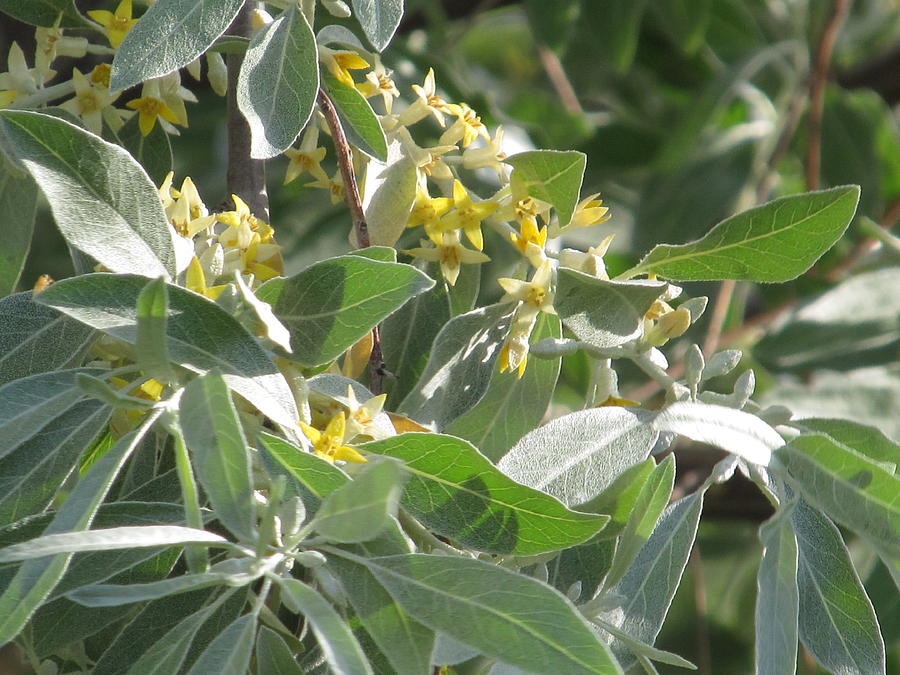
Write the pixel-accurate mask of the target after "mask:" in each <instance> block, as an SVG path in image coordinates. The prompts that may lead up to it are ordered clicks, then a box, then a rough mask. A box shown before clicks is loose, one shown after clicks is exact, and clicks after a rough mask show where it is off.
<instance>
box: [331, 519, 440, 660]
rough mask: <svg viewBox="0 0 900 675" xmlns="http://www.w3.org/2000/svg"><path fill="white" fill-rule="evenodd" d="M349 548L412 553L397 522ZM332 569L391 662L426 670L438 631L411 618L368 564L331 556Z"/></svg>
mask: <svg viewBox="0 0 900 675" xmlns="http://www.w3.org/2000/svg"><path fill="white" fill-rule="evenodd" d="M347 548H348V549H349V550H351V551H353V552H354V553H356V554H357V555H360V556H365V557H367V558H372V557H375V556H383V555H393V554H396V553H409V545H408V544H407V542H406V540H405V537H404V535H403V533H402V531H401V530H400V527H399V525H397V524H396V523H395V524H394V526H393V528H389V529H388V530H386V531H385V532H384V533H383V534H382V535H381V536H380V537H378V538H376V539H373V540H371V541H368V542H362V543H359V544H355V545H353V546H350V547H347ZM328 569H329V570H330V571H331V572H333V573H334V574H335V576H336V577H337V578H338V580H339V581H340V582H341V586H342V587H343V589H344V591H345V592H346V595H347V599H348V600H349V601H350V604H351V605H352V606H353V610H354V611H355V612H356V615H357V617H358V618H359V621H360V623H362V625H363V627H364V628H365V630H366V632H367V633H368V634H369V635H370V636H371V638H372V640H373V641H374V642H375V643H376V645H377V646H378V648H379V649H380V650H381V651H382V652H383V653H384V655H385V658H386V659H387V660H388V661H389V662H390V665H391V666H393V668H394V669H395V670H396V671H397V672H398V673H424V672H426V671H427V670H428V668H429V666H430V664H431V650H432V645H433V644H434V638H435V636H434V632H433V631H432V630H431V629H429V628H426V627H425V626H423V625H422V624H420V623H419V622H418V621H414V620H413V619H412V618H410V616H409V614H407V613H406V612H405V611H404V610H403V609H401V608H400V607H399V606H398V605H397V603H396V602H394V599H393V598H392V597H391V596H390V594H389V593H388V592H387V591H386V590H385V588H384V586H382V585H381V584H380V583H379V582H378V580H377V579H376V578H375V576H374V575H373V574H372V572H371V571H369V568H368V567H366V566H365V565H363V564H361V563H359V562H356V561H355V560H350V559H349V558H341V557H339V556H329V558H328Z"/></svg>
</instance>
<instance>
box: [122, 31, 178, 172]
mask: <svg viewBox="0 0 900 675" xmlns="http://www.w3.org/2000/svg"><path fill="white" fill-rule="evenodd" d="M120 49H121V47H120ZM117 53H118V52H117ZM116 136H117V137H118V139H119V142H120V143H121V144H122V147H123V148H125V149H126V150H128V152H130V153H131V156H132V157H134V158H135V159H136V160H137V161H138V163H140V165H141V166H142V167H144V171H146V172H147V175H148V176H149V177H150V180H151V181H153V183H154V184H156V185H162V183H163V181H164V180H165V179H166V174H167V173H169V172H170V171H172V167H173V166H174V159H173V158H172V144H171V143H170V142H169V134H167V133H166V130H165V129H163V128H162V125H161V124H154V125H153V128H152V129H151V130H150V133H149V134H147V135H146V136H144V134H142V133H141V128H140V116H139V115H135V116H134V117H132V118H131V119H130V120H128V121H127V122H126V123H125V126H123V127H122V128H121V129H119V130H118V131H117V132H116Z"/></svg>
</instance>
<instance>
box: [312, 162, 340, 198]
mask: <svg viewBox="0 0 900 675" xmlns="http://www.w3.org/2000/svg"><path fill="white" fill-rule="evenodd" d="M323 174H324V172H323ZM306 185H307V187H317V188H322V189H323V190H328V193H329V194H330V195H331V203H332V204H340V203H341V202H342V201H344V178H343V176H341V172H340V169H338V170H337V171H335V172H334V175H333V176H332V177H331V178H329V177H328V175H327V174H324V175H323V176H321V177H319V178H318V179H317V180H314V181H313V182H312V183H307V184H306Z"/></svg>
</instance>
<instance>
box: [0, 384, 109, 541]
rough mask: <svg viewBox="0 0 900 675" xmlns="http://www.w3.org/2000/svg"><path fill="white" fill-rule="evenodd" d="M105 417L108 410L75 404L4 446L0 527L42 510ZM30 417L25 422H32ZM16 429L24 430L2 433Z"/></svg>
mask: <svg viewBox="0 0 900 675" xmlns="http://www.w3.org/2000/svg"><path fill="white" fill-rule="evenodd" d="M29 379H31V378H29ZM12 384H16V382H13V383H12ZM10 386H11V385H7V387H4V389H3V390H0V392H2V391H4V390H5V389H7V388H9V387H10ZM33 412H36V411H33ZM110 413H111V410H110V408H109V407H108V406H105V405H103V404H102V403H99V402H97V401H82V402H79V403H74V404H72V405H70V406H67V407H65V408H61V409H59V410H58V411H55V412H53V413H51V414H50V415H48V417H46V418H44V419H43V420H41V421H40V422H38V423H37V424H34V425H33V426H32V425H30V424H29V425H28V432H29V435H27V436H23V437H21V438H17V439H15V440H14V441H12V442H10V443H9V445H6V446H5V447H3V452H5V453H8V454H6V456H5V457H3V458H2V459H0V522H4V523H7V522H12V521H14V520H18V519H19V518H22V517H23V516H27V515H30V514H32V513H37V512H40V511H42V510H43V509H45V508H47V506H49V504H50V502H52V500H53V496H54V495H55V494H56V491H57V490H58V489H59V486H60V484H61V483H62V482H63V480H64V479H65V478H66V476H68V475H69V473H71V471H72V470H73V469H74V468H75V467H76V466H77V465H78V458H79V457H80V456H81V454H82V453H83V452H84V449H85V447H86V446H89V445H90V443H91V441H92V440H93V439H94V438H95V437H96V436H97V435H98V434H99V433H100V432H101V431H102V430H103V428H104V427H105V426H106V424H107V422H108V421H109V416H110ZM29 417H31V419H30V420H29V421H32V422H37V420H35V419H34V417H32V416H30V415H29ZM38 425H40V426H38ZM16 427H20V428H24V427H25V425H24V424H23V425H16V424H13V425H9V426H7V427H6V429H4V431H13V430H14V429H15V428H16ZM4 435H6V434H4Z"/></svg>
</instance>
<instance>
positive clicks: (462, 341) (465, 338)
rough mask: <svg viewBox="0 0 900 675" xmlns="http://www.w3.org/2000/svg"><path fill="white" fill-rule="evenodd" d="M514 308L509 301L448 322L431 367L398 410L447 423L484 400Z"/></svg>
mask: <svg viewBox="0 0 900 675" xmlns="http://www.w3.org/2000/svg"><path fill="white" fill-rule="evenodd" d="M512 309H513V308H512V307H511V306H510V305H509V304H496V305H489V306H487V307H481V308H479V309H476V310H473V311H471V312H469V313H467V314H462V315H460V316H457V317H454V318H453V319H451V320H450V321H448V322H447V323H446V324H444V327H443V328H442V329H441V331H440V333H438V336H437V337H436V338H435V340H434V347H433V349H432V351H431V354H430V355H429V356H428V363H427V364H426V366H425V372H424V373H423V374H422V376H421V377H420V378H419V381H418V382H417V383H416V386H415V388H413V390H412V391H411V392H410V393H409V394H407V396H406V398H404V399H403V401H402V402H401V403H400V405H399V407H398V410H399V411H400V412H401V413H403V414H404V415H407V416H408V417H411V418H413V419H414V420H416V421H417V422H419V423H420V424H431V423H433V424H435V425H436V426H437V428H438V429H442V428H444V427H445V426H447V425H448V424H449V423H450V422H452V421H453V420H454V419H456V418H457V417H459V416H460V415H462V414H463V413H464V412H466V411H467V410H469V409H470V408H471V407H472V406H474V405H475V404H476V403H478V401H479V400H481V397H482V396H484V392H485V391H487V388H488V386H489V385H490V382H491V376H492V375H493V371H494V368H495V367H496V361H497V357H498V356H499V354H500V346H501V343H502V341H503V340H504V339H505V338H506V334H507V332H508V331H509V321H510V318H511V312H512Z"/></svg>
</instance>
